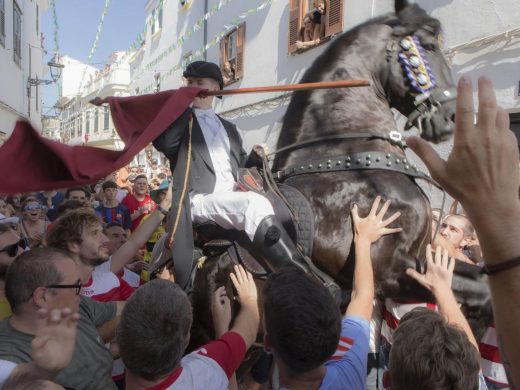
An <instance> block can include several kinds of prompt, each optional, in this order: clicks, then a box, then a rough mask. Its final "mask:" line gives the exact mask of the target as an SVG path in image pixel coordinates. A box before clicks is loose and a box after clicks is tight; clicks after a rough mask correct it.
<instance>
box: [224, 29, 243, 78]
mask: <svg viewBox="0 0 520 390" xmlns="http://www.w3.org/2000/svg"><path fill="white" fill-rule="evenodd" d="M245 36H246V25H245V23H242V24H241V25H239V26H238V27H237V28H236V29H234V30H233V31H231V32H230V33H229V34H227V35H226V36H225V37H224V38H222V40H221V41H220V70H221V72H222V78H223V79H224V85H229V84H232V83H234V82H235V81H238V80H240V79H241V78H242V77H244V46H245V45H244V43H245Z"/></svg>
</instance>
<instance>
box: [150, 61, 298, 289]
mask: <svg viewBox="0 0 520 390" xmlns="http://www.w3.org/2000/svg"><path fill="white" fill-rule="evenodd" d="M183 76H184V78H185V79H186V80H187V86H188V87H198V88H202V89H207V90H209V91H219V90H221V89H222V87H223V84H224V83H223V79H222V73H221V71H220V68H219V67H218V66H217V65H216V64H214V63H211V62H206V61H195V62H193V63H191V64H189V65H188V66H187V68H186V70H185V71H184V73H183ZM212 104H213V96H207V97H197V98H195V101H194V102H193V107H191V108H188V109H187V110H186V111H185V112H184V113H183V114H182V115H181V116H180V117H179V118H178V119H177V120H176V121H175V122H174V123H173V124H172V125H171V126H170V127H169V128H168V129H166V130H165V131H164V132H163V133H162V134H161V135H160V136H159V137H158V138H157V139H156V140H155V141H154V142H153V145H154V146H155V147H156V148H157V150H159V151H161V152H163V153H164V154H165V155H166V156H167V157H168V159H169V160H170V166H171V169H172V172H173V202H172V214H171V215H172V216H173V217H174V218H172V219H173V222H172V224H173V225H175V222H174V221H175V219H176V218H175V217H176V216H177V213H178V207H179V206H180V205H181V204H180V200H181V197H182V196H183V195H182V193H183V192H185V195H184V199H183V203H182V210H181V214H180V218H179V222H178V227H177V231H176V233H175V235H174V243H173V246H172V258H173V260H174V265H175V270H176V272H175V273H176V281H177V283H179V284H180V285H181V286H182V287H183V288H185V289H186V288H188V287H189V280H190V273H191V269H192V256H193V249H194V247H193V232H192V224H193V223H194V224H195V225H197V224H202V223H206V222H214V223H216V224H217V225H219V226H220V227H222V228H225V229H236V230H239V231H243V232H245V233H246V234H247V236H248V237H249V239H250V240H251V242H252V244H253V250H252V252H253V253H252V255H253V256H255V257H256V258H257V259H258V260H259V261H261V262H262V264H263V265H264V266H266V267H267V268H269V269H271V270H276V269H279V268H281V267H283V266H287V265H297V266H299V267H301V268H303V269H305V270H308V266H307V265H306V263H305V261H304V260H303V256H302V255H301V253H300V252H299V251H298V249H297V248H296V246H295V244H294V243H293V241H292V240H291V238H290V237H289V235H288V234H287V232H286V231H285V229H284V228H283V227H282V225H281V223H280V221H279V220H278V218H277V217H276V216H275V215H274V210H273V207H272V206H271V204H270V202H269V201H268V200H267V198H265V197H264V196H262V195H260V194H257V193H255V192H252V191H248V192H243V191H240V190H239V189H237V185H236V182H237V172H238V168H239V167H251V166H255V165H258V164H259V162H260V161H261V160H260V158H259V155H260V153H262V147H261V146H259V145H255V146H254V147H253V151H252V152H251V154H250V155H249V156H247V154H246V152H245V151H244V149H243V147H242V138H241V136H240V134H239V132H238V131H237V128H236V126H235V125H234V124H232V123H231V122H229V121H227V120H225V119H223V118H221V117H219V116H218V115H217V114H215V111H214V110H213V108H212ZM190 120H192V121H193V122H192V135H191V141H190V137H189V126H190ZM189 144H191V157H190V161H189V163H190V164H189V165H190V167H189V180H188V182H187V183H188V186H187V188H184V183H185V181H184V179H185V175H186V170H187V163H188V161H187V155H188V148H189ZM183 190H185V191H183ZM170 231H171V230H170ZM163 265H164V264H158V266H159V267H160V266H163Z"/></svg>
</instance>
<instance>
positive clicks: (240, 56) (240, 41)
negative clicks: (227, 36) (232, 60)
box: [235, 23, 246, 79]
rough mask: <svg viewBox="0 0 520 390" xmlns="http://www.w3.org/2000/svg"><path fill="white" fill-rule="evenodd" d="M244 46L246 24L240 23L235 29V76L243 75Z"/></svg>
mask: <svg viewBox="0 0 520 390" xmlns="http://www.w3.org/2000/svg"><path fill="white" fill-rule="evenodd" d="M245 46H246V24H245V23H242V24H241V25H239V26H238V31H237V65H236V69H235V78H236V79H241V78H242V77H244V49H245Z"/></svg>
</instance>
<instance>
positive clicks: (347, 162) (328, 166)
mask: <svg viewBox="0 0 520 390" xmlns="http://www.w3.org/2000/svg"><path fill="white" fill-rule="evenodd" d="M345 139H365V140H372V139H382V140H385V141H388V142H389V143H391V144H392V145H395V146H399V147H400V148H401V149H402V150H403V152H404V149H405V147H406V146H405V145H404V143H403V141H402V135H401V134H400V133H399V132H397V131H392V132H390V136H389V137H386V136H381V135H374V134H372V133H352V134H345V135H340V136H332V137H320V138H315V139H312V140H309V141H304V142H301V143H297V144H292V145H288V146H286V147H283V148H280V149H278V150H276V151H274V152H273V153H270V155H274V154H278V153H281V152H285V151H288V150H294V149H300V148H302V147H304V146H308V145H311V144H315V143H321V142H327V141H338V140H345ZM360 170H385V171H392V172H398V173H402V174H404V175H406V176H409V177H412V178H414V179H423V180H426V181H427V182H429V183H430V184H433V185H434V186H436V187H437V188H439V189H441V187H440V186H439V184H438V183H437V182H436V181H435V180H433V179H432V178H431V176H430V175H429V174H426V173H424V172H422V171H420V170H419V168H418V167H417V165H415V164H411V163H410V162H409V161H408V160H407V159H406V157H404V158H403V156H402V155H399V154H397V153H392V152H386V151H381V150H373V151H365V152H357V153H349V154H344V155H339V156H332V157H325V158H322V159H317V160H311V161H308V162H306V163H304V164H303V163H300V164H294V165H291V166H289V167H287V168H285V169H282V170H280V171H277V172H274V173H272V174H270V173H268V176H271V175H272V179H274V181H278V182H282V181H284V180H286V179H288V178H289V177H292V176H297V175H305V174H311V173H327V172H340V171H360ZM267 181H268V182H269V181H270V180H267Z"/></svg>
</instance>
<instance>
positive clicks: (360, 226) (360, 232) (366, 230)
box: [352, 196, 403, 243]
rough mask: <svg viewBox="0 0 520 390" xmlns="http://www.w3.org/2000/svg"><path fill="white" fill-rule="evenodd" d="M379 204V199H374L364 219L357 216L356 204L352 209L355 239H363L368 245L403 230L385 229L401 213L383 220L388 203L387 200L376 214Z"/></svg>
mask: <svg viewBox="0 0 520 390" xmlns="http://www.w3.org/2000/svg"><path fill="white" fill-rule="evenodd" d="M380 202H381V197H380V196H378V197H376V199H375V200H374V203H373V204H372V208H371V210H370V213H369V214H368V215H367V216H366V217H365V218H361V217H360V216H359V214H358V207H357V205H356V204H354V207H352V220H353V221H354V233H355V235H356V238H364V239H367V240H368V241H369V242H370V243H373V242H375V241H377V240H378V239H379V238H381V237H382V236H385V235H387V234H392V233H398V232H401V231H402V230H403V229H402V228H400V227H398V228H388V227H387V226H388V225H390V224H391V223H392V222H394V221H395V220H396V219H397V218H399V217H400V216H401V213H400V212H399V211H397V212H395V213H394V214H392V215H391V216H390V217H388V218H387V219H385V220H383V218H384V216H385V213H386V212H387V211H388V207H389V206H390V201H389V200H387V201H386V202H385V204H384V205H383V207H382V208H381V210H380V211H379V212H377V209H378V208H379V204H380Z"/></svg>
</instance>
